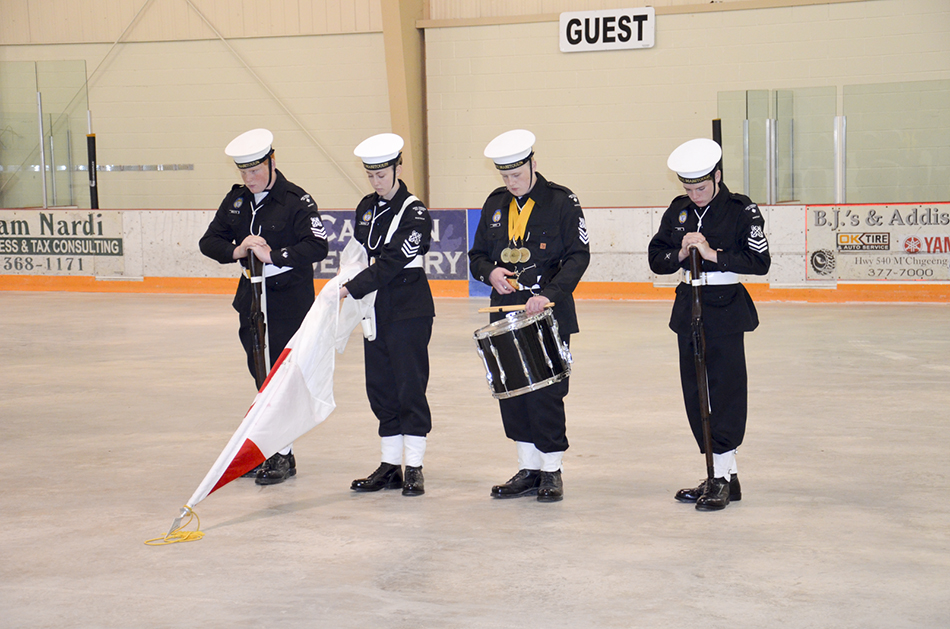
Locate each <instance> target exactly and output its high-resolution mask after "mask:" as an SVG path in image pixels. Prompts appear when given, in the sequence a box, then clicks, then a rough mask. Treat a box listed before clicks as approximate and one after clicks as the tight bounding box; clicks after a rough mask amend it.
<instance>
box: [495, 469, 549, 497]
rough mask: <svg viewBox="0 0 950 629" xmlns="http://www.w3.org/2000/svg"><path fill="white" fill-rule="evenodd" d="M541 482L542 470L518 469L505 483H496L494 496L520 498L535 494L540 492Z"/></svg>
mask: <svg viewBox="0 0 950 629" xmlns="http://www.w3.org/2000/svg"><path fill="white" fill-rule="evenodd" d="M540 484H541V471H540V470H518V473H517V474H515V475H514V476H512V477H511V478H510V479H509V480H508V482H507V483H505V484H504V485H495V486H494V487H492V488H491V495H492V498H519V497H521V496H533V495H535V494H537V493H538V485H540Z"/></svg>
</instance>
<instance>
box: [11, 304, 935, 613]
mask: <svg viewBox="0 0 950 629" xmlns="http://www.w3.org/2000/svg"><path fill="white" fill-rule="evenodd" d="M485 304H486V302H485V300H463V299H440V300H437V304H436V308H437V312H438V316H437V318H436V323H435V328H434V333H433V339H432V343H431V345H430V356H431V362H432V376H431V379H430V386H429V391H430V395H429V402H430V405H431V407H432V411H433V417H434V426H435V427H434V430H433V432H432V434H431V435H430V438H429V449H428V454H427V457H426V461H425V474H426V495H425V496H422V497H418V498H407V497H403V496H402V495H401V494H400V492H398V491H384V492H379V493H374V494H356V493H353V492H351V491H350V490H349V484H350V481H351V480H352V479H354V478H358V477H362V476H365V475H366V474H367V473H369V472H371V471H372V470H373V469H375V467H376V465H377V464H378V461H379V440H378V437H377V435H376V428H377V423H376V421H375V419H374V418H373V417H372V415H371V413H370V411H369V406H368V403H367V402H366V398H365V394H364V389H363V375H362V348H361V343H360V339H359V338H358V337H356V336H354V337H353V338H352V339H351V343H350V345H349V346H348V347H347V350H346V352H345V353H344V354H343V355H342V356H339V357H338V362H337V370H336V376H335V392H336V399H337V405H338V406H337V409H336V411H335V412H334V413H333V414H332V415H331V416H330V418H329V419H328V420H327V421H326V422H325V423H324V424H322V425H320V426H318V427H317V428H316V429H314V430H313V431H311V432H310V433H309V434H307V435H306V436H304V437H303V438H301V439H299V440H298V441H297V443H296V445H295V452H296V458H297V468H298V476H297V477H296V478H295V479H293V480H291V481H289V482H286V483H284V484H282V485H277V486H272V487H266V488H261V487H258V486H257V485H255V484H254V483H253V481H251V480H247V479H238V480H236V481H235V482H233V483H231V484H230V485H228V486H226V487H224V488H222V489H220V490H219V491H217V492H216V493H214V494H211V496H209V497H208V498H207V499H206V500H205V501H204V502H202V503H200V504H199V505H198V506H197V508H196V511H197V513H198V515H199V516H200V518H201V529H202V530H203V531H204V532H205V537H204V539H202V540H199V541H196V542H190V543H179V544H174V545H169V546H162V547H152V546H147V545H145V544H144V543H143V542H144V541H145V540H147V539H150V538H155V537H161V536H162V535H164V534H165V532H166V531H167V530H168V527H169V526H170V524H171V522H172V520H173V519H174V518H175V516H176V515H178V511H179V508H180V507H181V505H182V504H184V502H185V501H186V500H187V499H188V498H189V497H190V496H191V494H192V493H193V491H194V490H195V488H196V487H197V485H198V483H199V482H200V481H201V479H202V478H203V477H204V475H205V473H206V472H207V471H208V469H209V467H210V466H211V464H212V463H213V462H214V460H215V458H216V457H217V456H218V454H219V453H220V451H221V449H222V448H223V447H224V445H225V443H226V442H227V440H228V439H229V437H230V436H231V434H232V433H233V431H234V430H235V428H236V427H237V426H238V424H239V423H240V421H241V418H242V417H243V415H244V413H245V411H246V410H247V407H248V406H249V404H250V402H251V400H252V399H253V395H254V389H253V384H252V381H251V378H250V376H249V375H248V374H247V372H246V369H245V366H244V356H243V353H242V351H241V349H240V346H239V343H238V340H237V334H236V328H237V317H236V315H235V313H234V312H233V311H232V309H231V307H230V297H224V296H180V295H129V294H79V293H20V292H4V293H0V312H2V313H3V316H2V318H0V334H2V339H3V344H2V346H3V361H2V363H0V390H2V395H0V427H2V437H3V439H2V442H3V447H4V456H3V457H2V459H0V474H2V478H3V483H2V485H0V527H2V531H3V533H2V535H0V626H3V627H329V628H363V627H388V628H392V629H399V628H409V627H439V628H441V627H445V628H469V627H471V628H492V627H500V628H501V627H503V628H507V627H518V628H549V627H570V628H574V627H620V628H626V627H714V628H715V627H733V628H744V627H750V628H751V627H756V628H760V627H819V628H824V627H836V628H840V627H855V628H865V627H886V628H890V629H893V628H899V627H948V626H950V594H948V589H947V586H948V583H950V552H948V550H950V500H948V495H950V492H948V489H950V483H948V471H947V469H948V468H947V466H948V464H950V418H948V412H947V411H948V409H950V386H948V378H950V325H948V319H950V305H947V304H929V305H925V304H880V305H878V304H863V305H858V304H846V305H815V304H803V303H762V304H759V313H760V318H761V320H762V324H761V326H760V327H759V329H758V330H757V331H756V332H754V333H752V334H750V335H748V336H747V337H746V341H747V354H748V361H749V371H750V419H749V428H748V432H747V435H746V440H745V444H744V445H743V447H742V448H741V449H740V451H739V469H740V478H741V481H742V485H743V490H744V491H743V500H742V501H741V502H739V503H733V504H732V505H730V506H729V507H728V508H727V509H725V510H724V511H721V512H715V513H701V512H697V511H696V510H695V509H694V508H693V507H692V506H691V505H683V504H679V503H677V502H675V501H674V500H673V493H674V492H675V490H677V489H679V488H681V487H685V486H689V485H692V484H694V483H696V482H697V481H698V480H700V479H701V478H702V477H703V476H704V475H705V465H704V460H703V458H702V456H701V455H700V454H699V453H698V450H697V448H696V445H695V443H694V442H693V439H692V437H691V435H690V433H689V431H688V427H687V424H686V419H685V413H684V411H683V404H682V399H681V397H680V392H679V386H678V372H677V365H676V352H675V337H674V335H673V333H672V332H670V331H669V329H668V328H667V327H666V323H667V319H668V316H669V310H670V304H669V303H667V302H609V301H582V302H579V304H578V312H579V317H580V325H581V333H580V334H579V335H576V336H574V337H573V339H572V350H573V354H574V359H575V363H574V373H573V375H572V377H571V393H570V395H569V397H568V398H567V406H568V436H569V438H570V440H571V448H570V450H568V452H567V454H566V456H565V460H564V467H565V471H564V481H565V500H564V501H563V502H560V503H555V504H541V503H538V502H537V501H536V500H535V499H534V498H525V499H518V500H506V501H494V500H492V499H490V498H489V490H490V487H491V485H493V484H496V483H500V482H503V481H505V480H507V479H508V477H510V476H511V475H512V474H513V473H514V472H515V471H516V469H517V464H516V457H515V448H514V446H513V444H512V443H511V442H509V441H508V440H507V439H506V438H505V437H504V434H503V431H502V427H501V420H500V417H499V414H498V408H497V403H496V402H495V401H494V400H493V399H492V398H491V396H490V394H489V392H488V388H487V386H486V383H485V379H484V369H483V367H482V365H481V362H480V360H479V359H478V357H477V355H476V353H475V349H474V344H473V342H472V338H471V337H472V332H473V331H474V330H475V329H476V328H478V327H481V326H482V325H484V324H485V323H486V317H487V315H479V314H477V313H476V310H477V308H478V307H480V306H484V305H485Z"/></svg>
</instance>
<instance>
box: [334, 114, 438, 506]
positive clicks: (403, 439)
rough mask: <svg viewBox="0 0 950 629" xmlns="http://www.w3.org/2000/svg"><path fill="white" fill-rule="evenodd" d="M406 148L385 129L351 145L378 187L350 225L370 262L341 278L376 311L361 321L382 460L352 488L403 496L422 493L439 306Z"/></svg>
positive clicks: (426, 226)
mask: <svg viewBox="0 0 950 629" xmlns="http://www.w3.org/2000/svg"><path fill="white" fill-rule="evenodd" d="M402 147H403V139H402V138H401V137H399V136H398V135H396V134H394V133H382V134H379V135H374V136H372V137H370V138H368V139H366V140H364V141H363V142H361V143H360V145H359V146H357V147H356V149H355V150H354V151H353V153H354V154H355V155H356V156H357V157H359V158H360V159H361V160H362V161H363V167H364V168H365V170H366V176H367V177H368V178H369V181H370V184H371V185H372V186H373V189H374V190H375V192H373V193H371V194H368V195H366V196H365V197H363V199H362V200H361V201H360V203H359V205H358V206H357V207H356V226H355V228H354V230H353V232H354V233H353V237H354V238H355V239H356V240H357V241H358V242H359V243H361V244H362V245H363V247H364V248H365V249H366V252H367V253H368V254H369V257H370V266H369V267H368V268H366V269H365V270H363V271H362V272H361V273H359V274H358V275H357V276H356V277H354V278H353V279H351V280H350V281H348V282H347V283H346V284H344V285H343V286H342V287H341V288H340V296H341V297H345V296H346V295H352V296H353V297H354V298H356V299H362V298H363V297H365V296H366V295H369V294H371V293H373V292H375V293H376V298H375V299H376V302H375V310H374V317H372V318H370V319H369V320H364V336H365V338H364V339H363V353H364V363H365V370H366V395H367V397H368V398H369V404H370V407H371V408H372V410H373V413H374V414H375V415H376V418H377V419H378V420H379V436H380V439H381V450H382V453H381V463H380V465H379V467H378V468H377V469H376V471H374V472H373V473H372V474H370V475H369V476H368V477H366V478H360V479H357V480H354V481H353V483H352V484H351V485H350V488H351V489H352V490H353V491H360V492H366V491H379V490H380V489H399V488H402V494H403V495H404V496H420V495H422V494H424V493H425V479H424V478H423V475H422V462H423V457H424V456H425V451H426V435H428V434H429V431H430V430H432V417H431V415H430V413H429V403H428V401H427V400H426V386H427V385H428V382H429V339H430V338H431V336H432V319H433V317H435V305H434V303H433V301H432V291H431V290H430V289H429V280H428V279H427V278H426V274H425V269H424V267H423V261H424V256H425V254H426V252H427V251H428V250H429V243H430V241H431V238H432V219H431V218H430V217H429V211H428V210H427V209H426V207H425V205H424V204H423V203H422V201H420V200H419V199H417V198H416V197H414V196H413V195H412V194H410V193H409V190H408V189H407V188H406V184H405V183H403V182H402V181H401V180H400V179H399V175H400V174H401V173H402ZM403 462H405V466H406V471H405V475H403V473H402V468H401V466H402V464H403Z"/></svg>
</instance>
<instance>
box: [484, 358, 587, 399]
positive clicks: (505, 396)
mask: <svg viewBox="0 0 950 629" xmlns="http://www.w3.org/2000/svg"><path fill="white" fill-rule="evenodd" d="M570 375H571V366H570V364H568V365H567V368H566V369H565V370H564V371H563V372H561V373H559V374H556V375H554V376H551V377H550V378H547V379H545V380H542V381H540V382H535V383H534V384H529V385H528V386H526V387H521V388H520V389H515V390H514V391H502V392H501V393H497V392H495V390H494V389H491V392H492V396H493V397H494V398H495V399H496V400H507V399H508V398H513V397H517V396H519V395H524V394H525V393H531V392H532V391H537V390H538V389H543V388H544V387H547V386H550V385H552V384H556V383H558V382H560V381H561V380H564V379H565V378H567V377H568V376H570ZM489 388H491V385H489Z"/></svg>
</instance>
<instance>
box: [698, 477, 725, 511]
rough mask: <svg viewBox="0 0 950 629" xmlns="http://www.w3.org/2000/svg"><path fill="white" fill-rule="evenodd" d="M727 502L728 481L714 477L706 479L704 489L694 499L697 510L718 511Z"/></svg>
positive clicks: (723, 507)
mask: <svg viewBox="0 0 950 629" xmlns="http://www.w3.org/2000/svg"><path fill="white" fill-rule="evenodd" d="M728 504H729V481H727V480H726V479H725V478H714V479H712V480H711V481H706V491H705V492H703V495H702V496H700V497H699V498H697V499H696V510H697V511H719V510H720V509H725V508H726V505H728Z"/></svg>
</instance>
